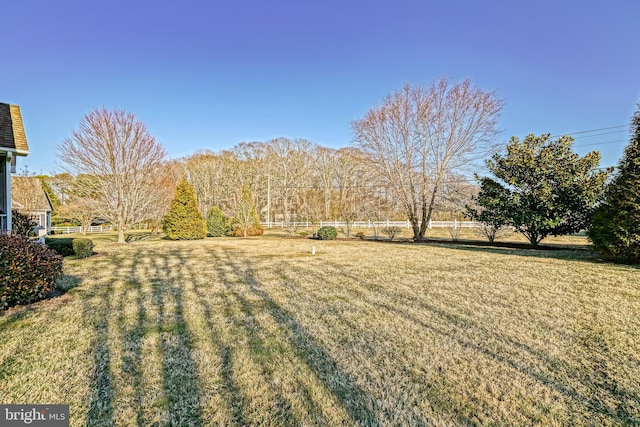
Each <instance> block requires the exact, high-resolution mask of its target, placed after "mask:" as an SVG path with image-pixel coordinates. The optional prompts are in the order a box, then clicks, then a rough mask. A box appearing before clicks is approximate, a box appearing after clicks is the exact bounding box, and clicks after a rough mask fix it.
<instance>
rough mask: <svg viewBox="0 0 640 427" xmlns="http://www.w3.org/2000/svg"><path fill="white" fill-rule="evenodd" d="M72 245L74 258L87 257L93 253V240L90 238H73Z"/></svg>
mask: <svg viewBox="0 0 640 427" xmlns="http://www.w3.org/2000/svg"><path fill="white" fill-rule="evenodd" d="M72 245H73V252H74V253H75V254H76V258H87V257H90V256H91V254H93V240H91V239H84V238H78V239H73V242H72Z"/></svg>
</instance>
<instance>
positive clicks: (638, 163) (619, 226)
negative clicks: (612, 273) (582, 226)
mask: <svg viewBox="0 0 640 427" xmlns="http://www.w3.org/2000/svg"><path fill="white" fill-rule="evenodd" d="M631 128H632V132H633V136H632V137H631V141H630V143H629V145H628V146H627V148H626V149H625V152H624V156H623V157H622V160H621V161H620V164H619V165H618V172H617V174H616V176H615V177H614V179H613V181H612V182H611V183H610V184H609V185H608V186H607V189H606V191H605V198H604V201H603V203H602V204H600V205H599V206H598V208H597V209H596V211H595V212H594V214H593V223H592V225H591V227H590V228H589V230H588V236H589V239H590V240H591V242H592V243H593V246H594V247H595V249H596V250H597V251H598V252H599V253H601V254H602V255H603V256H604V257H606V258H611V259H616V260H619V261H622V262H627V263H640V104H638V111H636V113H635V114H634V116H633V117H632V119H631Z"/></svg>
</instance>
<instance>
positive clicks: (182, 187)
mask: <svg viewBox="0 0 640 427" xmlns="http://www.w3.org/2000/svg"><path fill="white" fill-rule="evenodd" d="M162 228H163V230H164V232H165V233H166V235H167V237H168V238H169V239H171V240H194V239H204V238H205V236H206V235H207V224H206V222H205V220H204V217H203V216H202V212H200V209H199V208H198V201H197V200H196V194H195V192H194V190H193V186H192V185H191V184H189V183H188V182H187V180H185V179H182V180H181V181H180V182H179V183H178V186H177V187H176V195H175V197H174V198H173V200H172V201H171V207H170V208H169V213H167V216H166V217H165V219H164V221H163V223H162Z"/></svg>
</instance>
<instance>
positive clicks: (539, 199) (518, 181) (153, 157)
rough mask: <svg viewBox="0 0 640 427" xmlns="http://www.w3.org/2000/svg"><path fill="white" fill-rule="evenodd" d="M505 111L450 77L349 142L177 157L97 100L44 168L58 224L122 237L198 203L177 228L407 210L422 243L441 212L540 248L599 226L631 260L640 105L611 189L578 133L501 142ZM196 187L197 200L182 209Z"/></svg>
mask: <svg viewBox="0 0 640 427" xmlns="http://www.w3.org/2000/svg"><path fill="white" fill-rule="evenodd" d="M502 108H503V101H502V100H500V99H499V98H498V97H497V96H496V94H495V93H494V92H488V91H485V90H483V89H481V88H478V87H476V86H474V85H473V84H472V83H471V82H470V81H468V80H467V81H463V82H452V81H450V80H448V79H446V78H442V79H439V80H437V81H435V82H434V83H433V84H431V85H429V86H426V87H423V86H410V85H407V86H405V87H404V88H402V89H401V90H398V91H395V92H393V93H391V94H390V95H388V96H387V97H385V98H384V99H383V101H382V102H381V103H380V104H379V105H377V106H375V107H373V108H372V109H371V110H370V111H369V112H367V113H366V114H365V115H364V117H363V118H361V119H358V120H355V121H354V122H353V123H352V128H353V132H354V143H355V146H353V147H344V148H340V149H333V148H328V147H322V146H319V145H316V144H314V143H312V142H311V141H308V140H305V139H288V138H276V139H273V140H269V141H266V142H243V143H240V144H237V145H236V146H234V147H232V148H231V149H229V150H224V151H219V152H214V151H210V150H202V151H199V152H196V153H195V154H193V155H191V156H188V157H186V158H182V159H178V160H170V159H167V157H166V154H165V151H164V148H163V147H162V146H161V145H160V144H158V143H157V142H156V141H155V139H154V138H153V136H151V135H150V133H149V132H148V130H147V129H146V127H145V125H144V124H143V123H141V122H139V121H137V120H136V119H135V117H134V116H133V115H132V114H131V113H127V112H124V111H119V110H116V111H109V110H105V109H102V110H95V111H93V112H91V113H89V114H87V115H86V116H85V117H84V118H83V120H82V121H81V124H80V127H79V129H77V130H76V131H74V132H73V134H72V136H71V137H70V138H69V139H67V140H66V141H65V142H64V143H63V144H62V145H61V147H60V149H59V156H60V160H61V161H62V162H63V164H64V165H65V167H64V169H65V170H64V171H63V172H62V173H60V174H57V175H54V176H52V177H47V176H40V177H39V178H40V179H41V181H42V182H43V188H44V189H45V191H47V192H48V193H49V194H50V198H51V200H52V202H53V203H54V205H55V206H54V207H55V208H56V218H55V219H54V220H55V221H63V220H64V221H66V220H73V221H76V222H78V223H81V224H83V225H85V226H86V225H89V224H91V223H92V222H94V221H97V220H102V221H108V222H110V223H112V224H113V225H115V226H116V227H117V228H118V230H119V231H120V235H119V241H121V242H124V232H125V231H126V230H127V229H128V228H130V227H131V226H133V225H135V224H139V223H143V222H144V223H146V224H147V225H148V226H149V227H150V228H152V230H154V231H157V230H158V229H160V228H161V227H164V228H165V231H167V234H168V235H174V236H175V235H176V234H175V233H176V232H177V231H179V230H180V228H181V227H182V225H177V226H176V225H175V224H177V223H176V222H175V221H174V220H176V219H181V220H185V221H186V220H187V216H188V215H187V216H185V215H186V213H185V212H186V211H185V209H186V208H185V206H187V205H188V206H190V207H189V208H188V209H189V210H194V211H197V212H196V213H195V214H194V215H195V216H194V217H193V218H191V219H189V221H191V222H190V224H192V225H193V224H196V223H197V225H193V230H195V231H194V233H195V234H189V233H187V234H188V235H189V236H192V237H178V238H194V237H193V236H198V237H200V236H202V234H203V233H205V234H208V235H211V236H213V235H220V234H225V235H238V236H249V235H257V234H261V232H262V231H261V230H262V228H261V226H260V221H271V222H273V221H278V222H281V223H282V224H284V226H285V227H286V228H287V229H289V230H290V231H292V232H293V231H295V228H296V223H299V222H302V221H305V222H306V221H309V222H310V223H318V221H319V220H322V219H336V220H341V221H344V222H345V223H346V224H347V227H346V228H347V234H349V233H350V226H349V224H352V223H353V222H354V221H357V220H367V219H369V220H373V221H376V220H381V219H408V220H409V222H410V224H411V226H412V229H413V234H414V236H413V237H414V240H416V241H420V240H423V239H424V238H425V232H426V229H427V226H428V223H429V221H430V220H431V219H438V218H441V219H443V218H446V219H462V218H463V217H467V218H473V219H475V220H477V221H480V222H481V223H482V224H483V227H484V228H483V230H484V231H485V233H486V235H487V237H488V239H489V240H493V239H495V238H496V236H497V234H498V232H499V231H500V230H501V229H504V228H505V227H508V228H511V229H515V230H516V231H518V232H520V233H522V234H523V235H524V236H526V237H527V239H528V240H529V241H530V243H531V244H532V245H534V246H535V245H538V244H539V243H540V241H541V240H543V239H544V238H545V237H547V236H558V235H564V234H570V233H575V232H578V231H580V230H584V229H589V230H590V231H589V236H590V238H591V239H592V241H593V242H594V244H595V247H596V248H598V250H600V251H601V252H602V253H603V254H607V256H611V257H613V258H624V259H626V260H633V259H637V249H634V250H635V251H636V252H633V250H631V249H628V250H631V253H630V254H629V253H626V252H625V253H626V255H624V256H622V255H619V254H620V252H619V251H618V249H619V248H620V247H623V246H624V247H627V248H637V246H638V233H637V229H633V224H637V223H638V222H639V221H636V218H637V217H636V216H634V215H637V211H635V210H634V209H637V206H638V194H637V191H638V190H637V188H638V184H637V181H638V171H637V168H638V165H637V157H638V153H637V151H638V149H637V145H638V138H639V137H638V133H639V132H640V131H638V128H639V127H640V124H639V122H640V118H638V113H636V115H635V116H634V119H633V121H632V125H633V126H634V129H635V131H634V132H635V134H634V137H633V139H632V144H631V146H630V147H629V148H628V149H627V151H626V153H625V158H624V159H623V161H622V162H621V164H620V168H619V173H618V175H616V177H615V178H614V180H613V181H612V182H611V183H610V184H609V185H607V183H608V181H609V178H610V175H611V172H612V171H611V170H610V169H601V168H599V161H600V155H599V153H598V152H596V151H594V152H591V153H589V154H587V155H585V156H582V157H580V156H578V155H577V154H575V153H574V152H573V148H572V144H573V139H572V138H571V137H568V136H564V137H560V138H557V139H552V138H551V137H550V135H548V134H543V135H540V136H536V135H528V136H526V137H525V138H524V140H522V141H521V140H520V139H519V138H517V137H512V138H511V140H510V141H509V143H508V144H507V146H506V147H505V148H506V150H505V149H502V148H501V147H500V146H499V145H498V144H497V143H496V136H497V134H498V131H497V123H498V120H499V117H500V114H501V111H502ZM483 162H484V165H485V168H486V170H488V172H489V173H490V174H491V175H492V176H479V175H476V179H477V185H476V184H475V183H474V182H473V180H471V179H470V177H471V176H472V174H473V172H474V171H476V172H477V171H478V170H479V168H480V167H481V166H482V163H483ZM181 180H182V181H181ZM179 182H181V184H180V185H179V186H178V185H177V184H178V183H179ZM187 187H188V188H187ZM176 188H178V190H179V191H178V192H177V191H176ZM616 188H617V189H616ZM621 188H624V191H622V190H620V189H621ZM187 193H189V194H191V193H192V196H189V197H187V198H189V200H192V201H189V203H187V204H183V205H180V204H179V203H178V202H177V200H178V199H179V198H181V197H182V198H184V197H186V196H185V195H186V194H187ZM176 203H178V204H176ZM180 203H182V202H180ZM179 206H182V207H179ZM176 212H178V216H177V217H175V215H176ZM180 212H182V213H180ZM619 212H623V213H624V215H626V216H624V217H617V218H618V222H617V223H618V224H625V225H624V227H626V228H625V230H613V231H612V230H606V225H605V222H606V221H605V219H608V218H615V217H616V214H618V213H619ZM172 215H174V217H172ZM189 215H190V214H189ZM172 218H173V219H172ZM194 218H195V219H194ZM594 218H595V222H593V221H594ZM172 221H173V222H172ZM194 221H195V222H194ZM178 223H179V222H178ZM172 224H173V225H172ZM172 227H173V228H172ZM176 227H177V228H176ZM634 230H635V231H634ZM612 245H613V246H612ZM614 246H615V248H614ZM616 248H618V249H616ZM634 254H635V255H634ZM634 257H635V258H634Z"/></svg>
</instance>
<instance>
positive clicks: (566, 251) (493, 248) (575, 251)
mask: <svg viewBox="0 0 640 427" xmlns="http://www.w3.org/2000/svg"><path fill="white" fill-rule="evenodd" d="M371 241H372V242H376V243H386V244H396V245H406V246H416V245H420V246H433V247H442V248H447V249H455V250H461V251H470V252H483V253H493V254H499V255H514V256H522V257H532V258H549V259H560V260H566V261H578V262H587V263H592V264H600V265H610V266H617V267H622V268H630V269H640V265H629V264H621V263H614V262H610V261H607V260H603V259H602V258H600V257H598V255H597V254H596V253H595V252H593V251H592V250H590V249H587V248H569V247H564V246H560V245H558V246H556V245H541V246H539V247H537V248H534V247H531V246H530V245H527V244H510V243H505V244H495V245H491V244H490V243H488V242H475V241H474V242H465V241H459V242H451V241H437V240H428V241H426V242H419V243H416V242H385V241H381V240H377V241H376V240H371Z"/></svg>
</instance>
